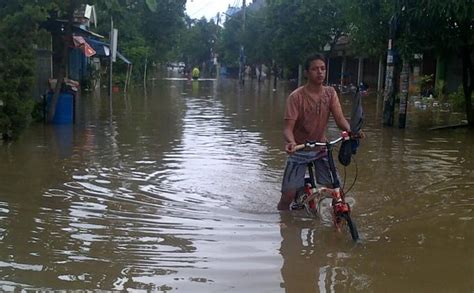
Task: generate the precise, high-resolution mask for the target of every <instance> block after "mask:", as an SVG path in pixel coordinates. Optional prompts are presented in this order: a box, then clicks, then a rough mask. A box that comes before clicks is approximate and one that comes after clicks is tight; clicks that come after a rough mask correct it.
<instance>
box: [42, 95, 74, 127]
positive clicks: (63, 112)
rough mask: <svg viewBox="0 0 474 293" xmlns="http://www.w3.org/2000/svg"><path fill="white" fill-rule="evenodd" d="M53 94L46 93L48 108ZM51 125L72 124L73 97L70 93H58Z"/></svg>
mask: <svg viewBox="0 0 474 293" xmlns="http://www.w3.org/2000/svg"><path fill="white" fill-rule="evenodd" d="M52 97H53V93H48V97H47V100H46V107H49V104H50V103H51V98H52ZM52 122H53V124H72V123H74V95H73V94H71V93H64V92H63V93H60V94H59V97H58V101H57V103H56V112H55V114H54V118H53V121H52Z"/></svg>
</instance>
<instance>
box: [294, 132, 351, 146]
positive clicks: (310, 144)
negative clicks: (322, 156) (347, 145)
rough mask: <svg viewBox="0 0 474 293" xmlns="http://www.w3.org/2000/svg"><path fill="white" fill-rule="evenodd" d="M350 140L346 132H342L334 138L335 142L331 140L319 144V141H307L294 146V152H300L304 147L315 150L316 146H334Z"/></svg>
mask: <svg viewBox="0 0 474 293" xmlns="http://www.w3.org/2000/svg"><path fill="white" fill-rule="evenodd" d="M348 139H350V135H349V133H348V132H347V131H343V132H342V133H341V136H340V137H338V138H336V139H335V140H332V141H327V142H320V141H307V142H305V143H303V144H298V145H296V146H295V150H297V151H299V150H302V149H304V148H306V147H308V148H315V147H317V146H327V145H334V144H336V143H338V142H340V141H341V140H348Z"/></svg>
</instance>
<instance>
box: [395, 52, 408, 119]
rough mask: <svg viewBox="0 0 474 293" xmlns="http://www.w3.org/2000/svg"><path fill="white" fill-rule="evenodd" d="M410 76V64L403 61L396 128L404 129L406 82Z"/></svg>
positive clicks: (406, 102) (406, 95) (406, 98)
mask: <svg viewBox="0 0 474 293" xmlns="http://www.w3.org/2000/svg"><path fill="white" fill-rule="evenodd" d="M409 76H410V64H409V63H408V61H406V60H405V59H404V60H403V66H402V72H401V73H400V111H399V113H398V127H399V128H405V126H406V120H407V105H408V81H409Z"/></svg>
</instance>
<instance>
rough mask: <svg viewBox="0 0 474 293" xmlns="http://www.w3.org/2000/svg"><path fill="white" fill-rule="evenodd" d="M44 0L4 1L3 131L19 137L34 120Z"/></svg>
mask: <svg viewBox="0 0 474 293" xmlns="http://www.w3.org/2000/svg"><path fill="white" fill-rule="evenodd" d="M41 4H44V3H41V2H40V1H21V3H20V1H3V2H2V3H1V4H0V56H1V59H0V135H1V137H2V138H3V139H11V138H16V137H18V136H19V135H20V133H21V132H22V130H23V129H24V128H25V127H26V126H28V124H29V122H30V120H31V111H32V108H33V99H32V97H31V92H32V88H33V83H34V65H35V63H34V62H35V54H34V53H35V51H34V47H33V44H35V43H36V42H37V41H38V40H39V38H40V34H39V31H38V24H39V23H40V22H41V21H43V20H44V19H45V18H46V16H47V13H46V10H45V9H44V7H45V6H43V5H41Z"/></svg>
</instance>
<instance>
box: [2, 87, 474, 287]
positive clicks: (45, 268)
mask: <svg viewBox="0 0 474 293" xmlns="http://www.w3.org/2000/svg"><path fill="white" fill-rule="evenodd" d="M291 90H292V87H291V86H290V85H287V84H280V85H279V87H278V90H277V91H276V92H273V91H272V90H271V87H270V85H269V83H268V82H266V83H264V84H261V85H258V84H257V83H255V82H253V83H252V82H250V81H248V82H247V83H246V84H245V86H244V88H243V89H242V88H240V87H239V86H238V83H237V81H235V80H230V79H221V80H219V81H214V80H203V81H194V82H190V81H185V80H156V81H154V82H153V85H150V87H149V88H148V91H147V95H144V93H143V89H141V90H140V89H139V90H136V91H135V92H133V93H131V94H130V95H128V96H124V95H123V94H116V95H115V96H114V97H113V99H112V100H110V99H109V98H108V97H107V95H106V94H103V95H102V97H99V96H96V95H94V94H89V95H83V96H82V97H81V99H80V100H79V101H78V112H77V117H76V118H77V119H76V120H77V123H76V124H75V125H74V126H51V125H47V126H44V125H33V126H32V127H30V128H29V129H28V130H27V131H26V133H25V134H24V135H23V136H22V137H21V138H20V139H19V140H18V141H15V142H13V143H9V144H3V145H0V290H3V291H13V290H20V289H25V290H73V289H82V290H94V289H103V290H123V291H133V292H140V291H144V292H146V291H158V292H472V291H473V290H474V278H473V277H474V238H473V231H474V212H473V208H474V192H473V188H474V174H473V166H474V164H473V159H474V147H473V145H474V135H473V134H474V133H473V132H472V131H470V130H468V129H466V128H460V129H451V130H438V131H428V130H427V129H428V127H429V126H432V125H433V124H434V122H435V121H440V122H441V123H444V122H446V121H448V120H447V119H446V120H443V119H445V118H443V117H447V115H446V114H447V113H444V112H442V111H435V112H431V111H430V110H429V109H428V110H418V109H415V108H413V107H410V110H409V113H408V122H407V127H408V128H407V129H405V130H400V129H398V128H396V127H395V128H384V127H382V126H381V116H382V113H381V102H380V101H377V98H376V97H371V96H369V97H367V98H364V107H365V111H366V123H365V125H364V130H365V133H366V135H367V138H366V139H365V140H364V141H363V142H362V144H361V147H360V149H359V151H358V153H357V156H356V157H355V160H356V161H355V163H354V162H353V163H352V164H351V165H350V166H349V167H347V169H346V170H345V171H344V169H342V168H341V169H340V173H341V175H343V176H344V174H345V176H346V188H348V186H350V185H352V182H353V181H354V178H355V177H356V183H355V185H354V186H353V187H352V189H351V190H350V192H349V196H351V197H352V198H354V200H355V205H354V206H353V217H354V220H355V221H356V222H357V225H358V227H359V232H360V235H361V238H362V241H361V243H359V244H354V243H353V242H352V241H351V240H350V237H349V236H348V235H344V234H340V233H337V232H335V231H334V229H333V228H332V227H331V226H330V225H327V224H325V223H324V222H321V221H320V220H318V219H310V218H307V217H305V216H304V215H301V214H296V213H289V212H285V213H280V212H278V211H277V210H276V204H277V202H278V200H279V197H280V194H279V189H280V180H281V177H282V174H283V168H284V164H285V160H286V154H285V153H284V152H283V138H282V127H283V121H282V116H283V110H284V102H285V98H286V96H287V95H288V93H289V92H290V91H291ZM341 101H342V103H343V106H344V108H345V112H346V113H350V112H349V109H350V101H349V99H348V98H347V97H342V98H341ZM335 135H337V131H336V129H335V128H334V126H333V124H331V127H330V131H329V137H331V136H335Z"/></svg>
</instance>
